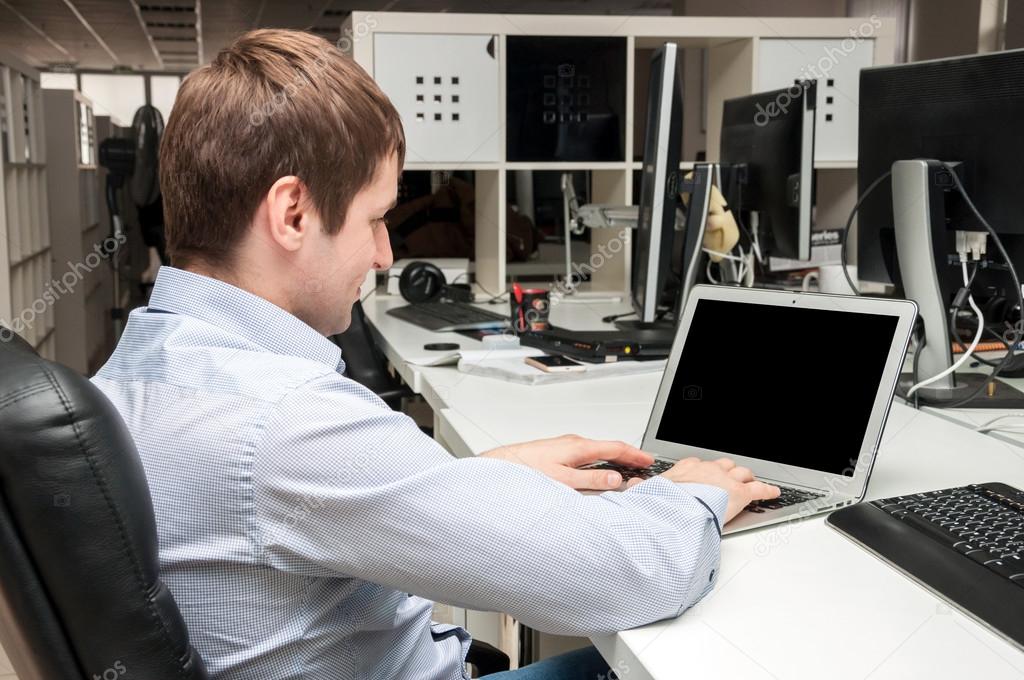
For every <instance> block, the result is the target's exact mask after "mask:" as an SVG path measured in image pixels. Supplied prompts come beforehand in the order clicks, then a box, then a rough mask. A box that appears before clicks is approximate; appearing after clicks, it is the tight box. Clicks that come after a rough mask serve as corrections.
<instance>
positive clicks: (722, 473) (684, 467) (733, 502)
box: [662, 458, 781, 522]
mask: <svg viewBox="0 0 1024 680" xmlns="http://www.w3.org/2000/svg"><path fill="white" fill-rule="evenodd" d="M662 476H663V477H666V478H668V479H669V480H671V481H673V482H690V483H694V484H709V485H711V486H717V487H719V488H720V489H724V490H725V491H726V493H728V494H729V505H728V506H727V508H726V511H725V521H726V522H728V521H729V520H731V519H732V518H733V517H735V516H736V515H738V514H740V512H741V511H742V510H743V508H745V507H747V505H749V504H750V503H752V502H753V501H760V500H769V499H772V498H778V497H779V494H780V493H781V492H780V490H779V487H777V486H772V485H771V484H765V483H764V482H759V481H757V480H756V479H754V473H753V472H751V471H750V468H745V467H740V466H738V465H736V463H734V462H732V461H731V460H729V459H728V458H719V459H718V460H715V461H704V460H701V459H700V458H684V459H683V460H681V461H679V462H678V463H676V464H675V465H673V466H672V467H671V468H670V469H669V470H667V471H666V472H664V473H662Z"/></svg>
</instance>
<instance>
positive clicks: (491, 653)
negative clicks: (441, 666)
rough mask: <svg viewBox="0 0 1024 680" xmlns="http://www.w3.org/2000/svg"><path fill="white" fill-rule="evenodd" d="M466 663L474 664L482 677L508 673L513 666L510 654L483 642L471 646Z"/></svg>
mask: <svg viewBox="0 0 1024 680" xmlns="http://www.w3.org/2000/svg"><path fill="white" fill-rule="evenodd" d="M466 663H469V664H472V665H473V666H474V667H475V668H476V670H477V673H479V674H480V675H481V676H485V675H490V674H491V673H500V672H502V671H507V670H508V669H509V667H510V666H511V665H512V662H511V660H510V659H509V658H508V654H506V653H505V652H503V651H501V650H500V649H498V648H497V647H495V646H494V645H489V644H487V643H486V642H484V641H482V640H473V642H472V643H471V644H470V646H469V653H468V654H466Z"/></svg>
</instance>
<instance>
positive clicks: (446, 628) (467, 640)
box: [430, 621, 473, 677]
mask: <svg viewBox="0 0 1024 680" xmlns="http://www.w3.org/2000/svg"><path fill="white" fill-rule="evenodd" d="M430 636H431V637H432V638H433V639H434V642H443V641H444V640H447V639H448V638H451V637H454V638H456V639H457V640H458V641H459V647H460V648H461V654H462V657H461V658H462V665H463V668H465V664H466V655H468V654H469V646H470V645H471V644H473V638H472V637H471V636H470V634H469V633H468V632H467V631H466V630H465V629H464V628H462V627H460V626H456V625H453V624H450V623H436V622H434V621H431V622H430ZM465 677H469V676H465Z"/></svg>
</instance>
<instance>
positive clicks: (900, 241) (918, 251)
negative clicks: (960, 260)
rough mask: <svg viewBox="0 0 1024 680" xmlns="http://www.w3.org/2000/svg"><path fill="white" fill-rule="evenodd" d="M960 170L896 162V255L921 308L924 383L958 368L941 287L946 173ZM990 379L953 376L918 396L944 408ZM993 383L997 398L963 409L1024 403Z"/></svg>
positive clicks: (909, 293) (929, 163)
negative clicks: (932, 377) (955, 367)
mask: <svg viewBox="0 0 1024 680" xmlns="http://www.w3.org/2000/svg"><path fill="white" fill-rule="evenodd" d="M956 171H957V170H956V169H951V168H949V167H948V166H946V165H945V164H944V163H942V162H940V161H937V160H928V159H916V160H903V161H896V162H895V163H893V166H892V202H893V226H894V227H895V232H896V256H897V258H898V260H899V265H900V272H901V274H902V278H903V289H904V291H905V292H906V296H907V298H909V299H911V300H913V301H914V302H916V303H917V306H918V316H920V317H921V320H922V321H923V322H924V332H925V337H926V342H925V345H924V347H923V348H921V349H920V350H918V351H920V352H921V358H920V365H919V367H918V377H919V379H920V378H921V377H927V376H932V375H938V374H940V373H942V372H943V371H945V370H946V369H948V368H949V367H950V366H952V365H953V348H952V344H951V343H950V341H949V338H950V331H949V321H948V318H949V314H948V310H947V309H946V303H945V301H944V299H943V296H942V291H941V290H940V288H939V274H938V269H937V267H938V263H940V262H945V261H946V257H947V251H946V239H945V234H946V231H947V229H948V227H947V223H946V211H945V201H944V198H943V196H942V192H943V190H944V189H946V188H948V187H949V186H952V184H951V182H949V180H948V178H943V174H944V173H945V174H948V173H949V172H956ZM1016 364H1017V361H1016V360H1015V361H1014V364H1011V365H1012V366H1013V367H1014V369H1016V368H1018V366H1017V365H1016ZM987 379H988V376H987V375H984V374H971V373H957V374H956V375H953V374H949V375H946V376H945V377H943V378H941V379H939V380H936V381H935V382H933V383H931V384H929V385H927V386H926V387H923V388H921V389H920V390H919V391H920V392H921V396H922V397H923V398H924V400H926V401H927V402H928V405H929V406H942V405H943V403H949V404H952V403H956V402H958V401H960V400H962V399H964V398H966V397H969V396H970V395H971V394H972V393H973V391H974V390H976V389H977V388H978V386H979V385H980V381H981V380H987ZM994 384H995V385H996V387H995V390H994V394H993V396H991V397H990V396H987V395H986V394H985V393H982V395H981V396H979V397H977V398H975V399H972V400H971V401H969V402H967V403H966V404H961V405H960V408H1019V407H1020V406H1019V405H1020V404H1024V392H1021V391H1020V390H1018V389H1016V388H1014V387H1011V386H1010V385H1008V384H1006V383H1004V382H1000V381H999V380H998V379H996V381H995V382H994ZM909 387H910V386H909V385H905V386H903V387H902V389H900V390H899V391H898V394H900V396H903V395H904V394H906V391H907V389H908V388H909ZM910 399H911V400H912V399H913V396H911V397H910ZM1011 404H1018V405H1017V406H1012V405H1011Z"/></svg>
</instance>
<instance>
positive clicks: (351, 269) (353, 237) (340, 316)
mask: <svg viewBox="0 0 1024 680" xmlns="http://www.w3.org/2000/svg"><path fill="white" fill-rule="evenodd" d="M398 171H399V168H398V155H397V154H392V155H391V157H390V158H388V159H387V160H386V161H385V162H383V163H381V165H380V167H379V168H378V169H377V175H376V177H374V179H373V181H372V182H370V184H369V185H368V186H367V187H365V188H364V189H363V190H362V191H360V192H359V193H358V194H356V196H355V198H353V200H352V203H351V205H350V206H349V209H348V215H347V216H346V218H345V224H344V225H342V227H341V230H340V231H339V232H338V233H336V234H334V235H333V236H331V235H328V234H325V233H324V232H323V230H322V229H315V230H312V233H311V234H310V236H311V237H312V240H311V242H310V243H309V244H308V245H310V246H312V250H311V251H310V255H309V257H308V259H306V263H305V264H306V266H305V267H303V269H305V270H306V272H305V273H306V275H307V281H306V282H304V285H303V286H302V288H301V289H300V290H304V293H303V294H302V297H303V298H305V299H304V300H303V301H297V302H298V305H297V306H298V307H300V308H305V311H306V314H307V315H308V316H306V317H305V318H307V319H309V320H316V327H317V330H319V331H321V332H322V333H324V334H325V335H333V334H335V333H341V332H342V331H344V330H345V329H347V328H348V326H349V324H350V323H351V322H352V305H353V304H355V302H356V301H357V300H358V299H359V296H360V286H361V285H362V283H363V281H364V280H365V279H366V274H367V272H369V271H370V270H371V269H374V270H382V269H389V268H390V267H391V264H392V262H393V259H394V258H393V257H392V254H391V242H390V240H389V239H388V229H387V225H386V224H385V222H384V215H385V214H386V213H387V212H388V210H390V209H391V208H392V207H393V206H394V205H395V200H396V199H397V196H398ZM304 259H305V258H304Z"/></svg>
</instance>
